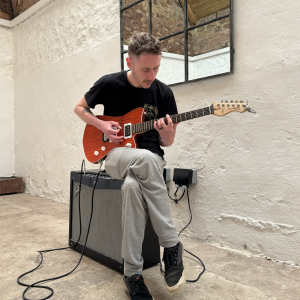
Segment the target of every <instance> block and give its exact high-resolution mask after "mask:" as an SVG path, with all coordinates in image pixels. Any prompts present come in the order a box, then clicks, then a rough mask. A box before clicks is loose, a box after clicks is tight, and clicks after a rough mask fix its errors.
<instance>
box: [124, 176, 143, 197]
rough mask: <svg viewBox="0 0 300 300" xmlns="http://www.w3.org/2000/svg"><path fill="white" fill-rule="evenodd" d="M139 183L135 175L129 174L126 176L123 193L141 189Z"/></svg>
mask: <svg viewBox="0 0 300 300" xmlns="http://www.w3.org/2000/svg"><path fill="white" fill-rule="evenodd" d="M139 188H140V187H139V183H138V182H137V180H136V178H135V176H134V175H129V176H127V177H126V179H125V181H124V183H123V185H122V192H123V193H131V192H136V191H138V190H139Z"/></svg>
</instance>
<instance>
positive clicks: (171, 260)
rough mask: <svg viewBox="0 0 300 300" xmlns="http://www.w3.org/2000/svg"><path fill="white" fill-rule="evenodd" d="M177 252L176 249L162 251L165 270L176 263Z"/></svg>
mask: <svg viewBox="0 0 300 300" xmlns="http://www.w3.org/2000/svg"><path fill="white" fill-rule="evenodd" d="M177 253H178V249H176V250H166V251H165V252H164V255H163V261H164V263H165V271H167V270H169V269H170V268H171V267H174V266H176V265H177Z"/></svg>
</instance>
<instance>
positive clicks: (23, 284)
mask: <svg viewBox="0 0 300 300" xmlns="http://www.w3.org/2000/svg"><path fill="white" fill-rule="evenodd" d="M83 165H84V170H85V162H84V160H83V161H82V164H81V172H80V183H79V192H78V194H79V197H78V214H79V237H78V239H77V241H76V243H75V244H74V245H72V246H69V247H63V248H57V249H49V250H42V251H37V252H38V253H39V254H40V257H41V261H40V263H39V264H38V266H37V267H35V268H34V269H32V270H30V271H28V272H26V273H24V274H22V275H20V276H19V277H18V279H17V283H18V284H19V285H21V286H25V287H26V289H25V290H24V291H23V294H22V299H23V300H33V299H29V298H27V297H26V293H27V292H28V291H29V290H30V289H33V288H40V289H46V290H49V291H50V294H49V295H48V296H46V297H44V298H40V299H35V300H46V299H49V298H51V297H52V296H53V294H54V290H53V289H52V288H51V287H49V286H45V285H38V284H40V283H43V282H48V281H54V280H57V279H60V278H63V277H66V276H68V275H70V274H71V273H73V272H74V271H75V270H76V269H77V268H78V266H79V264H80V263H81V260H82V257H83V255H84V252H85V248H86V244H87V240H88V236H89V232H90V226H91V222H92V217H93V211H94V192H95V188H96V185H97V181H98V178H99V175H100V172H101V166H102V163H101V165H100V167H99V171H98V173H97V176H96V180H95V182H94V186H93V191H92V203H91V214H90V220H89V225H88V229H87V234H86V239H85V243H84V246H83V249H82V253H81V256H80V258H79V261H78V263H77V265H76V266H75V268H74V269H73V270H71V271H70V272H68V273H66V274H63V275H61V276H57V277H52V278H47V279H44V280H40V281H37V282H34V283H32V284H26V283H23V282H21V278H22V277H24V276H25V275H28V274H30V273H32V272H34V271H36V270H37V269H38V268H39V267H40V266H41V265H42V263H43V259H44V257H43V253H47V252H52V251H60V250H66V249H70V248H74V247H75V246H77V245H78V243H79V241H80V238H81V233H82V225H81V211H80V206H81V205H80V203H81V202H80V194H81V189H82V186H81V183H82V174H83ZM84 173H85V172H84ZM177 190H178V189H177ZM176 193H177V191H176ZM184 194H185V190H184V192H183V194H182V196H181V198H180V199H178V200H177V199H172V198H171V197H170V196H169V197H170V198H171V199H172V200H173V201H175V202H176V203H177V202H178V201H179V200H181V199H182V197H183V196H184ZM168 195H169V194H168ZM187 196H188V205H189V210H190V214H191V219H190V221H189V223H188V224H187V225H186V226H185V227H184V228H183V229H182V230H181V231H180V232H179V234H178V237H179V235H180V234H181V233H182V231H183V230H185V229H186V228H187V227H188V225H189V224H190V223H191V221H192V211H191V207H190V200H189V194H188V189H187ZM176 200H177V201H176ZM184 251H186V252H188V253H189V254H191V255H192V256H194V257H196V258H197V259H198V260H199V261H200V263H201V264H202V266H203V270H202V272H201V273H200V274H199V276H198V278H197V279H195V280H187V282H196V281H198V280H199V278H200V277H201V275H202V274H203V273H204V272H205V266H204V264H203V262H202V261H201V259H200V258H199V257H197V256H196V255H194V254H192V253H191V252H189V251H187V250H186V249H184ZM160 271H161V272H162V274H164V273H165V272H164V271H163V270H162V264H161V262H160Z"/></svg>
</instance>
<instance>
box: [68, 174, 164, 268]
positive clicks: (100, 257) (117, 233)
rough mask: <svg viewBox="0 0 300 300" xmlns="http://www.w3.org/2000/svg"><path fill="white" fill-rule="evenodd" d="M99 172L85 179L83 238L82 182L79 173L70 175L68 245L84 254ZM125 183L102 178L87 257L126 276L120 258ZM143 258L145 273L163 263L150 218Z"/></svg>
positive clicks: (99, 182)
mask: <svg viewBox="0 0 300 300" xmlns="http://www.w3.org/2000/svg"><path fill="white" fill-rule="evenodd" d="M96 175H97V171H94V170H90V171H88V172H87V173H86V174H83V175H82V183H81V186H82V189H81V192H80V202H81V204H80V212H81V236H80V240H79V242H78V244H76V242H77V240H78V238H79V234H80V218H79V194H78V190H79V182H80V172H78V171H72V172H71V181H70V182H71V186H70V222H69V245H70V246H73V249H74V250H76V251H79V252H82V249H83V245H84V243H85V239H86V234H87V229H88V224H89V220H90V215H91V209H92V192H93V186H94V182H95V179H96ZM122 184H123V181H122V180H112V179H111V178H109V177H108V176H107V175H106V174H102V175H101V176H99V178H98V181H97V185H96V188H95V192H94V207H93V218H92V222H91V228H90V232H89V237H88V240H87V245H86V249H85V255H87V256H89V257H91V258H93V259H95V260H96V261H98V262H100V263H102V264H105V265H107V266H108V267H111V268H113V269H115V270H117V271H119V272H121V273H122V272H123V270H124V265H123V259H122V256H121V247H122V237H123V234H122V194H121V186H122ZM142 256H143V259H144V269H145V268H148V267H151V266H153V265H156V264H157V263H159V262H160V247H159V243H158V237H157V235H156V233H155V232H154V230H153V227H152V224H151V220H150V218H149V217H148V220H147V225H146V230H145V237H144V242H143V251H142Z"/></svg>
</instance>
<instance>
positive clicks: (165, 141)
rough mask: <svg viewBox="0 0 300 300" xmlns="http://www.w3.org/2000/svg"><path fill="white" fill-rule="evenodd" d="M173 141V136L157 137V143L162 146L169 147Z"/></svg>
mask: <svg viewBox="0 0 300 300" xmlns="http://www.w3.org/2000/svg"><path fill="white" fill-rule="evenodd" d="M173 143H174V137H169V138H168V139H167V138H164V139H163V138H162V137H161V136H160V137H159V144H160V145H161V146H162V147H169V146H171V145H172V144H173Z"/></svg>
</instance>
